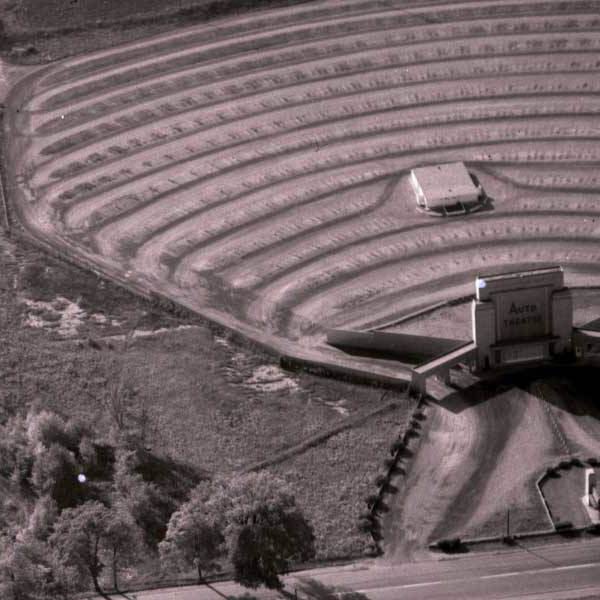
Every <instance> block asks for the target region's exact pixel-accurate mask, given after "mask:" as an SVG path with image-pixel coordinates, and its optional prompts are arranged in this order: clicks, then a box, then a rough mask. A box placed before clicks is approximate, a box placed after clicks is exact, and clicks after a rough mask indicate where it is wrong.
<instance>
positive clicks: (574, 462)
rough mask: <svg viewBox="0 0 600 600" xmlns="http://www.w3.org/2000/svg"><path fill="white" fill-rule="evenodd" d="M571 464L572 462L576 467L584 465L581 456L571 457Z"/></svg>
mask: <svg viewBox="0 0 600 600" xmlns="http://www.w3.org/2000/svg"><path fill="white" fill-rule="evenodd" d="M571 464H572V465H573V466H574V467H583V462H582V460H581V459H580V458H577V457H575V458H573V459H571Z"/></svg>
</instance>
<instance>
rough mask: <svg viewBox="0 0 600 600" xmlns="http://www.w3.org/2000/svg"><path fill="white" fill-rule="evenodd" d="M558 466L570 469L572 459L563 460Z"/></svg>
mask: <svg viewBox="0 0 600 600" xmlns="http://www.w3.org/2000/svg"><path fill="white" fill-rule="evenodd" d="M558 468H559V469H570V468H571V461H570V460H561V461H560V462H559V463H558Z"/></svg>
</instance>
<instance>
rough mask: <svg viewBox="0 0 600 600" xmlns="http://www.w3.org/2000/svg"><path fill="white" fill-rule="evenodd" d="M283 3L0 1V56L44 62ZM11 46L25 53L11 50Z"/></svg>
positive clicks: (231, 1)
mask: <svg viewBox="0 0 600 600" xmlns="http://www.w3.org/2000/svg"><path fill="white" fill-rule="evenodd" d="M288 3H289V2H287V1H286V0H283V1H282V2H277V1H275V2H273V1H272V0H269V1H262V0H261V1H258V2H256V1H252V2H239V1H237V0H219V1H218V2H210V1H208V0H177V1H176V2H169V3H168V4H165V2H161V1H158V0H144V2H137V1H136V0H125V1H124V2H114V1H112V0H110V1H106V0H73V1H69V2H63V1H62V0H49V1H47V0H44V2H38V1H37V0H0V24H1V26H2V33H3V39H2V44H1V46H2V47H1V48H0V52H1V51H4V52H5V53H7V54H8V56H9V57H10V59H11V60H18V61H19V62H24V63H39V62H46V61H48V60H56V59H59V58H64V57H65V56H70V55H74V54H79V53H82V52H90V51H93V50H98V49H102V48H106V47H110V46H112V45H116V44H123V43H126V42H130V41H131V40H134V39H137V38H142V37H147V36H148V35H156V34H159V33H162V32H165V31H170V30H172V29H174V28H176V27H181V26H182V25H188V24H190V23H197V22H203V21H207V20H210V19H214V18H216V17H220V16H224V15H228V14H237V13H244V12H246V11H248V10H250V9H254V10H256V9H261V8H269V7H271V6H277V5H280V6H281V5H286V4H288ZM292 3H294V2H293V1H292ZM296 3H299V2H296ZM15 47H16V48H23V49H24V50H25V52H24V53H21V52H18V51H14V50H12V51H11V49H12V48H15Z"/></svg>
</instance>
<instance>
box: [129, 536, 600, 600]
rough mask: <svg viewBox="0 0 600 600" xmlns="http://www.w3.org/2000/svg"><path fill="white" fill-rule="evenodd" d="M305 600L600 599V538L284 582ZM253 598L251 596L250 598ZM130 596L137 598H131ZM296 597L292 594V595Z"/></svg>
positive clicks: (330, 571)
mask: <svg viewBox="0 0 600 600" xmlns="http://www.w3.org/2000/svg"><path fill="white" fill-rule="evenodd" d="M285 586H286V590H287V591H288V592H291V597H293V594H294V590H295V591H296V592H297V597H298V598H299V599H301V600H305V599H309V598H310V599H320V600H337V599H339V600H442V599H443V600H457V599H468V598H477V599H498V598H504V599H506V598H528V599H529V600H537V599H539V600H541V599H542V598H543V599H544V600H546V599H547V600H552V599H554V600H558V599H567V598H600V539H598V540H589V541H588V540H580V541H575V542H573V543H566V542H563V543H557V544H553V545H543V546H533V545H532V544H530V543H521V545H520V547H518V548H516V549H511V550H503V551H499V552H480V553H477V554H469V555H462V556H459V557H448V558H443V559H441V560H428V561H422V562H416V563H406V564H403V565H392V564H390V563H387V562H386V561H385V560H383V559H381V560H371V561H364V562H360V563H354V564H351V565H346V566H341V567H329V568H323V569H314V570H311V571H302V572H299V573H295V574H293V575H289V576H287V577H286V578H285ZM244 594H247V595H244ZM223 595H224V596H226V597H229V598H246V599H247V600H251V599H252V598H261V599H263V598H264V599H268V598H281V597H282V596H281V595H279V594H277V593H276V592H271V591H266V590H259V591H257V592H249V591H247V590H244V589H243V588H240V587H239V586H237V585H235V584H233V583H230V582H224V583H218V584H215V586H214V588H206V587H198V586H190V587H183V588H165V589H162V590H153V591H145V592H136V593H135V594H134V596H135V597H136V598H137V600H215V599H217V598H219V597H222V596H223ZM128 596H130V597H131V595H128ZM288 597H289V596H288Z"/></svg>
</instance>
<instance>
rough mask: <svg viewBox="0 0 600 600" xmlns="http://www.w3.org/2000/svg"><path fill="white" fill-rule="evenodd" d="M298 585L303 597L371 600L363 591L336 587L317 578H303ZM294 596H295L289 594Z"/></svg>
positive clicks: (333, 599) (316, 599)
mask: <svg viewBox="0 0 600 600" xmlns="http://www.w3.org/2000/svg"><path fill="white" fill-rule="evenodd" d="M299 581H300V583H299V585H298V586H297V589H298V591H299V592H301V593H302V598H303V599H304V598H310V599H311V600H340V598H343V599H344V600H369V597H368V596H366V595H365V594H363V593H362V592H355V591H354V590H350V589H345V588H334V587H330V586H327V585H325V584H324V583H321V582H320V581H317V580H316V579H309V578H302V579H300V580H299ZM287 597H288V598H294V599H295V596H294V595H292V596H287Z"/></svg>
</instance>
